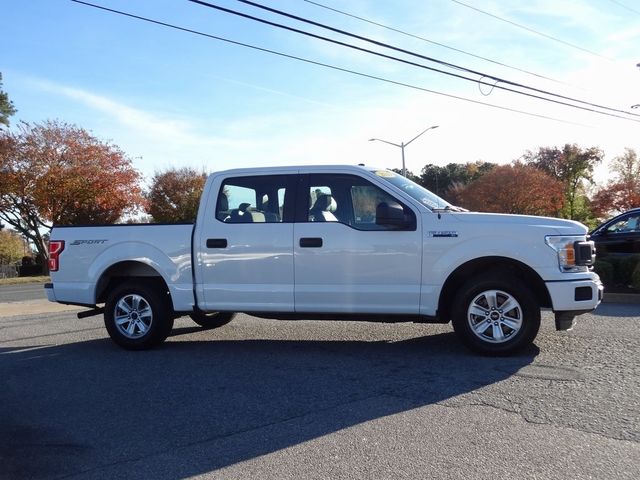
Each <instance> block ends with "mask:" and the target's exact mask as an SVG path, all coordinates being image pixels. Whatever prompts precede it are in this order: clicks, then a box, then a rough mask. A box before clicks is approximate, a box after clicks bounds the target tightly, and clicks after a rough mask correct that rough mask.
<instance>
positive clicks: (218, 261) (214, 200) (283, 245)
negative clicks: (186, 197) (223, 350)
mask: <svg viewBox="0 0 640 480" xmlns="http://www.w3.org/2000/svg"><path fill="white" fill-rule="evenodd" d="M296 178H297V175H295V174H289V175H285V174H282V175H239V176H237V177H233V178H226V179H224V181H221V182H218V183H217V184H214V185H213V186H212V187H213V191H212V194H211V195H210V198H209V200H208V203H207V206H206V207H205V208H206V209H207V210H206V211H207V212H210V213H208V215H207V218H205V219H204V220H203V219H201V218H200V219H199V222H200V225H199V227H198V233H197V238H196V239H195V242H194V252H195V254H196V255H197V268H198V272H199V276H198V283H199V285H198V288H200V289H201V290H200V292H201V295H199V297H198V305H199V307H200V308H201V309H203V310H207V311H254V312H270V311H271V312H293V309H294V294H293V292H294V267H293V219H294V211H293V200H294V195H295V184H296Z"/></svg>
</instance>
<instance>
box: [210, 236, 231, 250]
mask: <svg viewBox="0 0 640 480" xmlns="http://www.w3.org/2000/svg"><path fill="white" fill-rule="evenodd" d="M207 248H227V239H226V238H207Z"/></svg>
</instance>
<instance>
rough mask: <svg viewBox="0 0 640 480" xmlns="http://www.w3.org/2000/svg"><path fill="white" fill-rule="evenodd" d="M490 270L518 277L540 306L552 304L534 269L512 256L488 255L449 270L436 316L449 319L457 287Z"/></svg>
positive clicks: (543, 284) (542, 282)
mask: <svg viewBox="0 0 640 480" xmlns="http://www.w3.org/2000/svg"><path fill="white" fill-rule="evenodd" d="M490 271H491V272H496V274H500V272H502V273H508V274H511V275H514V276H516V277H517V278H520V279H521V280H522V281H523V282H524V283H525V284H526V285H527V286H528V287H529V288H531V291H532V292H533V295H534V296H535V298H536V301H537V302H538V304H539V305H540V307H549V308H550V307H551V306H552V304H551V297H550V296H549V291H548V290H547V287H546V285H545V283H544V281H543V280H542V278H541V277H540V275H538V273H537V272H536V271H535V270H533V269H532V268H531V267H530V266H528V265H526V264H525V263H522V262H520V261H518V260H515V259H513V258H508V257H499V256H490V257H482V258H476V259H474V260H470V261H468V262H466V263H463V264H462V265H460V266H459V267H458V268H456V269H455V270H454V271H453V272H451V274H450V275H449V276H448V277H447V280H446V281H445V283H444V285H443V287H442V290H441V291H440V298H439V300H438V312H437V316H438V318H440V319H442V320H445V321H447V320H449V319H451V310H452V303H453V301H454V299H455V296H456V292H457V291H458V290H459V288H460V287H461V286H462V285H463V284H464V283H465V282H466V281H467V280H469V279H470V278H472V277H474V276H476V275H479V274H481V273H487V272H490Z"/></svg>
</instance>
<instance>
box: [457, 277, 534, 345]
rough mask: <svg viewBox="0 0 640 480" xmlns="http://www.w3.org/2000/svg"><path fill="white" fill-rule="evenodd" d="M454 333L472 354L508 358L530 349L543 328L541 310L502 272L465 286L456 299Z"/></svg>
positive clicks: (515, 280) (529, 294)
mask: <svg viewBox="0 0 640 480" xmlns="http://www.w3.org/2000/svg"><path fill="white" fill-rule="evenodd" d="M452 323H453V329H454V330H455V332H456V334H457V335H458V336H459V337H460V338H461V339H462V341H463V342H464V343H465V344H466V345H467V346H468V347H469V348H471V349H472V350H474V351H476V352H479V353H482V354H485V355H508V354H512V353H516V352H518V351H520V350H522V349H523V348H525V347H527V346H529V345H530V344H531V343H532V342H533V340H534V339H535V337H536V335H537V334H538V329H539V328H540V307H539V306H538V304H537V302H536V299H535V296H534V295H533V293H532V292H531V290H530V289H529V288H528V287H527V286H526V285H525V284H524V283H523V282H521V281H520V280H519V279H518V278H516V277H514V276H512V275H510V274H508V273H503V272H495V273H492V274H486V275H480V276H477V277H474V278H472V279H471V280H470V281H468V282H467V283H465V284H464V285H463V286H462V288H461V289H460V292H459V294H458V296H457V297H456V298H455V299H454V306H453V309H452Z"/></svg>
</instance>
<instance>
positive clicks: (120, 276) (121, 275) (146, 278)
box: [95, 260, 171, 303]
mask: <svg viewBox="0 0 640 480" xmlns="http://www.w3.org/2000/svg"><path fill="white" fill-rule="evenodd" d="M135 279H139V280H140V281H141V282H145V283H148V284H149V283H150V284H153V286H154V288H157V289H158V291H159V292H161V293H165V294H166V295H167V296H168V297H169V300H171V292H170V290H169V286H168V285H167V282H166V281H165V279H164V278H163V277H162V275H160V273H159V272H158V271H157V270H156V269H155V268H153V267H152V266H150V265H148V264H146V263H143V262H138V261H135V260H126V261H122V262H118V263H114V264H113V265H111V266H110V267H109V268H107V269H106V270H105V271H104V272H103V273H102V274H101V275H100V279H99V280H98V282H97V284H96V297H95V298H96V303H104V302H106V300H107V297H108V295H109V293H110V292H111V291H112V290H113V289H114V288H116V287H117V286H118V285H120V284H121V283H123V282H126V281H129V280H135Z"/></svg>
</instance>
